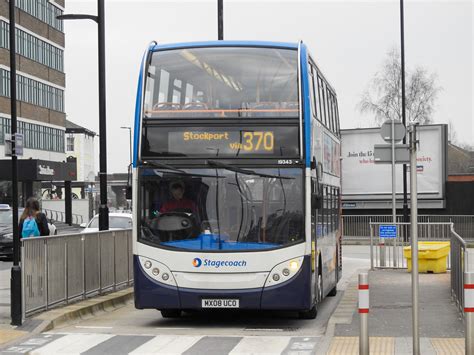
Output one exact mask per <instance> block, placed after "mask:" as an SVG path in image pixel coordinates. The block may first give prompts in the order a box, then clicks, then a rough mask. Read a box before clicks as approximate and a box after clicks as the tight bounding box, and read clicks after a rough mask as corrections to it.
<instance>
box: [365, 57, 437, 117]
mask: <svg viewBox="0 0 474 355" xmlns="http://www.w3.org/2000/svg"><path fill="white" fill-rule="evenodd" d="M401 84H402V78H401V63H400V53H399V52H398V50H396V49H392V50H391V51H390V52H388V54H387V59H386V60H385V62H384V64H383V66H382V68H381V70H380V71H379V72H377V73H376V74H375V75H374V77H373V79H372V80H371V82H370V84H369V86H368V88H367V90H366V91H365V92H364V94H363V95H362V99H361V101H360V103H359V109H360V111H361V112H362V113H370V114H374V115H375V123H376V124H378V125H380V124H381V123H383V122H384V121H386V120H387V119H398V120H402V85H401ZM440 90H441V88H440V87H438V86H437V83H436V75H435V74H430V73H428V71H427V70H426V69H423V68H421V67H417V68H415V70H413V71H409V70H406V74H405V95H406V119H407V123H408V122H419V123H420V124H428V123H432V122H433V118H432V115H433V112H434V107H435V101H436V98H437V96H438V93H439V92H440Z"/></svg>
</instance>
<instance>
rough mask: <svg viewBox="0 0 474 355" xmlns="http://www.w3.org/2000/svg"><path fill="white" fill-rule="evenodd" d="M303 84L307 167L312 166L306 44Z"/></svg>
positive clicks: (302, 62) (304, 47) (303, 58)
mask: <svg viewBox="0 0 474 355" xmlns="http://www.w3.org/2000/svg"><path fill="white" fill-rule="evenodd" d="M300 60H301V82H302V84H303V85H302V86H303V92H302V95H301V97H302V100H303V103H302V105H303V124H304V128H303V130H304V147H305V163H306V167H309V166H310V164H311V155H312V153H311V102H310V94H311V92H310V90H309V85H308V82H309V76H308V69H309V68H308V49H307V47H306V45H305V44H301V58H300Z"/></svg>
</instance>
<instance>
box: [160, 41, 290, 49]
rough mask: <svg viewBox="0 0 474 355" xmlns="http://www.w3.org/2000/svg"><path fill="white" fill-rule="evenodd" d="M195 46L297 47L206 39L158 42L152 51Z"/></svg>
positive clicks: (282, 44)
mask: <svg viewBox="0 0 474 355" xmlns="http://www.w3.org/2000/svg"><path fill="white" fill-rule="evenodd" d="M197 47H274V48H288V49H298V44H297V43H287V42H267V41H207V42H187V43H186V42H184V43H170V44H158V45H156V46H154V47H153V49H152V50H153V51H160V50H167V49H180V48H197Z"/></svg>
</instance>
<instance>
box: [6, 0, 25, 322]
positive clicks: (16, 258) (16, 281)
mask: <svg viewBox="0 0 474 355" xmlns="http://www.w3.org/2000/svg"><path fill="white" fill-rule="evenodd" d="M9 16H10V27H9V29H10V110H11V112H10V114H11V132H10V136H11V137H12V210H13V218H12V219H13V220H12V224H13V228H12V229H13V266H12V268H11V279H10V307H11V308H10V315H11V324H12V325H21V324H22V304H21V300H22V295H21V267H20V235H19V230H18V168H17V155H16V142H15V138H14V137H15V136H16V133H17V110H16V45H15V35H16V26H15V0H10V7H9Z"/></svg>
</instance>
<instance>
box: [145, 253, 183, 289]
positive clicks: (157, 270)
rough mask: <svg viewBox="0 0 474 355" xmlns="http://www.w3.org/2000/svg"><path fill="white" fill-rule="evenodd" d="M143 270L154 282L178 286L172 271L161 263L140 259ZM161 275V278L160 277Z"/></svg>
mask: <svg viewBox="0 0 474 355" xmlns="http://www.w3.org/2000/svg"><path fill="white" fill-rule="evenodd" d="M139 260H140V264H141V265H142V270H143V271H144V272H145V273H146V274H147V275H148V276H149V277H150V278H151V279H153V280H155V281H156V282H159V283H163V284H166V285H170V286H176V280H175V279H174V277H173V274H172V272H171V270H170V269H169V268H168V267H167V266H166V265H165V264H162V263H160V262H159V261H156V260H153V259H150V258H145V257H143V256H140V257H139ZM159 275H161V277H159Z"/></svg>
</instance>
